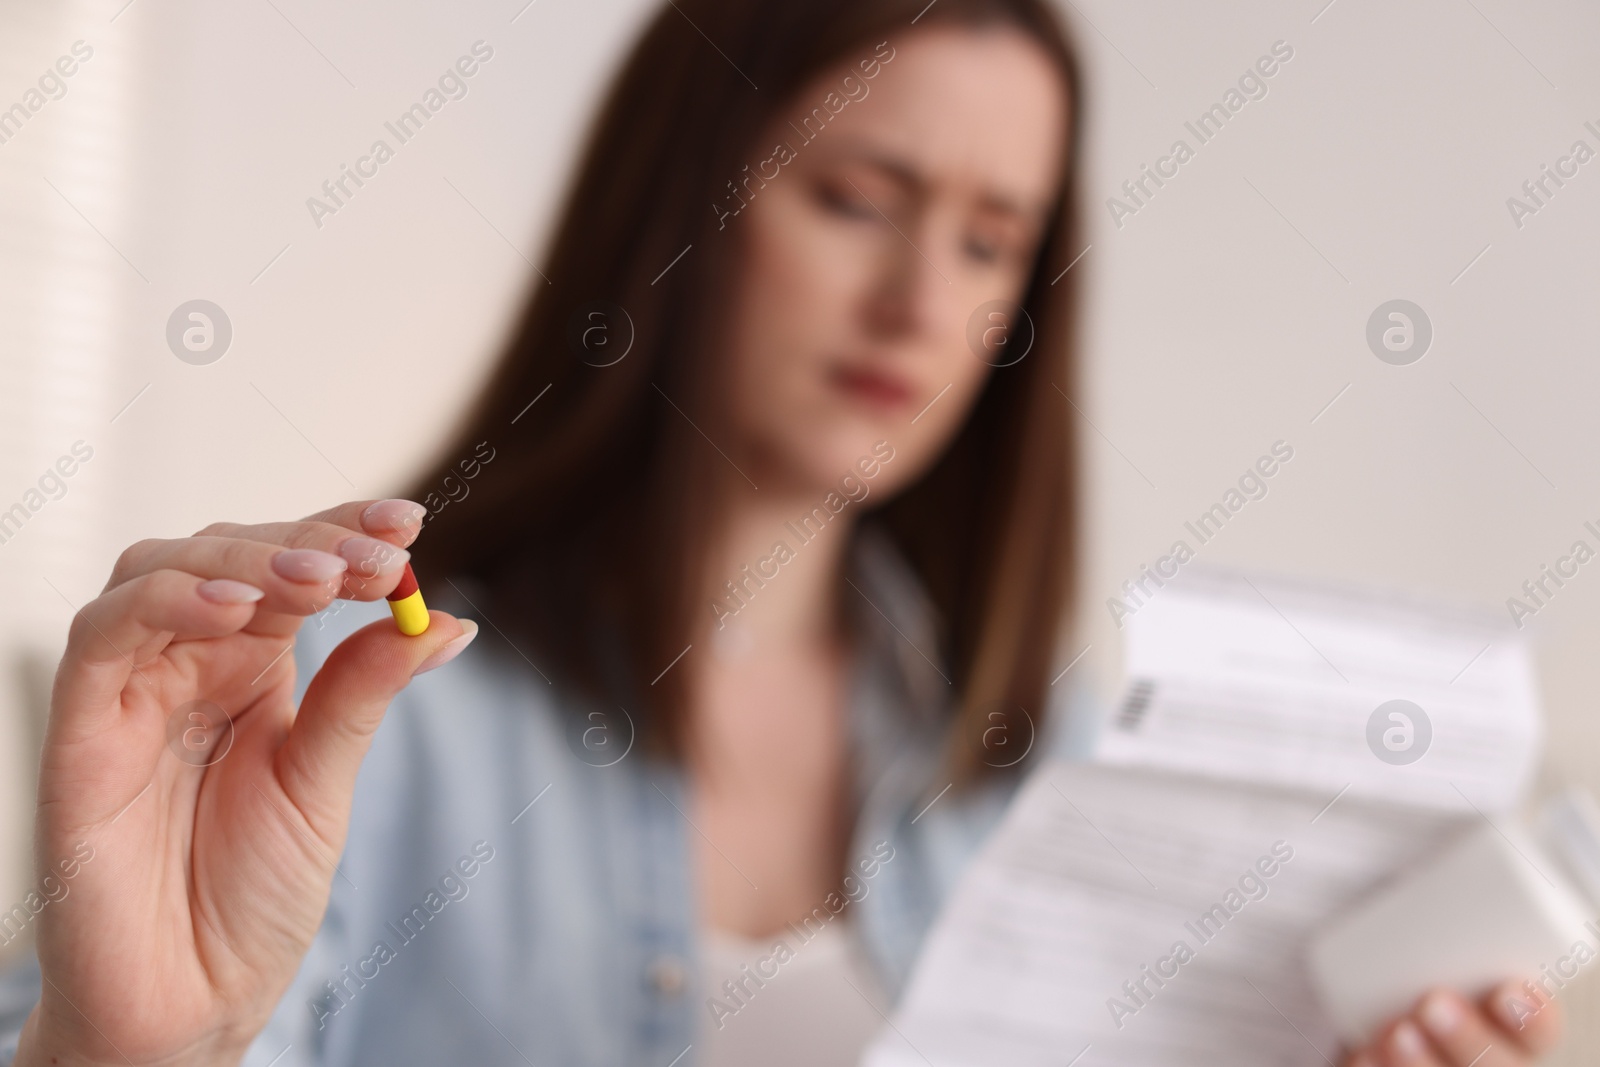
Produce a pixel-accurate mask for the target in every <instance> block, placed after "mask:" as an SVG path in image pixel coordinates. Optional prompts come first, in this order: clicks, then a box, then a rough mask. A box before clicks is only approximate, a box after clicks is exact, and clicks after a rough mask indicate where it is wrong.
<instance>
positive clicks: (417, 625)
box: [389, 589, 428, 637]
mask: <svg viewBox="0 0 1600 1067" xmlns="http://www.w3.org/2000/svg"><path fill="white" fill-rule="evenodd" d="M389 610H390V611H391V612H393V613H394V621H395V625H397V626H399V627H400V632H401V633H403V634H405V635H406V636H407V637H416V636H417V635H418V634H420V633H426V632H427V630H428V605H426V604H424V603H423V602H422V590H420V589H418V590H417V591H416V592H415V593H412V594H411V595H410V596H408V597H402V598H401V599H399V600H391V601H389Z"/></svg>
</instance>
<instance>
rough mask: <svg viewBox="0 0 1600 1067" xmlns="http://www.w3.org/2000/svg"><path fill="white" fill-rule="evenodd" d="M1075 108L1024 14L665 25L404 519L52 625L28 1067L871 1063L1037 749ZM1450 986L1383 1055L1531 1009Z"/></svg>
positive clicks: (1045, 671) (853, 10)
mask: <svg viewBox="0 0 1600 1067" xmlns="http://www.w3.org/2000/svg"><path fill="white" fill-rule="evenodd" d="M1078 101H1079V91H1078V87H1077V84H1076V75H1075V68H1074V66H1073V63H1072V60H1071V55H1070V52H1069V50H1068V48H1067V46H1066V44H1065V42H1064V40H1063V38H1062V36H1061V33H1060V30H1059V28H1058V27H1057V25H1056V23H1055V21H1054V20H1053V18H1052V17H1051V15H1050V14H1049V12H1048V10H1047V9H1046V7H1045V6H1044V5H1043V3H1042V2H1041V0H941V2H939V3H938V4H937V5H926V6H924V4H923V3H922V2H921V0H916V2H907V3H901V2H898V0H871V2H863V0H826V2H823V3H810V4H802V3H799V2H798V0H784V2H778V3H771V2H769V3H762V4H747V3H739V2H734V0H700V2H689V0H683V2H681V3H675V4H673V5H671V6H669V7H668V8H667V9H665V10H663V11H662V12H661V14H660V15H659V16H658V18H657V19H656V20H655V22H654V23H653V24H652V25H651V26H650V28H649V29H648V31H647V32H646V34H645V36H644V38H643V39H642V41H641V43H640V44H639V45H638V47H637V48H636V50H635V52H634V54H633V56H632V58H631V59H630V61H629V62H628V64H627V66H626V67H625V69H624V71H623V73H622V75H621V77H620V79H619V81H618V82H617V84H616V86H615V88H614V89H613V91H612V94H611V96H610V99H609V101H608V103H607V104H606V106H605V108H604V111H603V113H602V114H601V116H600V119H599V122H598V124H597V126H596V129H595V133H594V136H593V139H592V140H591V143H590V145H589V147H588V150H587V153H586V156H585V159H584V161H583V163H582V165H581V167H580V169H579V172H578V180H577V182H576V184H575V185H574V187H573V190H572V192H571V194H570V198H569V203H568V205H567V210H566V211H565V213H564V214H563V216H562V218H563V222H562V225H561V229H560V231H559V234H558V237H557V240H556V243H555V247H554V250H553V253H552V256H551V260H550V266H549V269H548V271H547V272H546V273H547V274H548V276H549V282H548V284H541V285H539V286H537V287H536V291H535V294H534V300H533V301H532V303H531V306H530V309H529V311H528V313H527V315H526V317H525V319H524V321H523V322H522V324H521V326H520V329H519V331H518V333H517V335H516V339H515V340H514V342H513V344H512V346H511V352H510V353H509V355H508V357H507V359H506V360H505V362H504V364H503V365H502V366H501V368H500V371H499V373H498V374H497V376H496V377H495V379H494V381H493V382H492V383H491V384H490V387H489V388H488V389H487V390H486V392H485V397H484V400H483V401H482V403H481V404H480V405H479V407H478V409H477V411H476V412H475V413H474V414H473V415H472V417H471V419H470V420H469V422H468V424H467V426H466V428H465V429H464V431H463V432H462V433H461V434H460V435H459V436H458V438H457V440H456V442H455V444H454V445H453V446H452V447H451V448H450V449H449V450H447V452H446V456H445V462H444V463H443V464H442V465H441V466H440V467H439V468H438V469H436V470H434V471H432V472H431V473H429V474H428V475H427V476H426V477H425V478H423V479H422V481H421V482H420V483H419V484H418V486H417V488H416V491H415V492H414V493H413V494H412V495H413V496H415V497H417V498H418V499H420V500H423V501H426V502H427V503H428V505H429V507H428V508H427V509H426V510H425V509H424V508H422V507H420V506H418V505H416V504H412V503H410V502H408V501H405V500H388V501H378V502H371V501H361V502H356V503H351V504H346V505H342V506H340V507H337V508H334V509H332V510H330V511H328V512H324V513H322V514H319V515H316V516H312V517H311V518H309V519H307V520H304V521H302V522H297V523H294V522H290V523H277V524H266V525H258V526H237V525H230V524H218V525H215V526H212V527H209V528H207V529H206V530H204V531H201V533H199V534H197V535H196V536H194V537H191V538H184V539H179V540H175V541H147V542H141V543H139V544H137V545H134V546H132V547H131V548H129V549H128V550H127V552H125V553H124V554H123V556H122V557H121V559H120V560H119V561H118V563H117V566H116V568H115V570H114V571H113V574H112V576H111V580H110V582H109V583H108V585H107V588H106V591H105V592H104V593H103V594H102V596H101V597H100V598H99V599H97V600H96V601H94V602H93V603H91V604H89V605H87V606H86V607H85V608H84V610H83V611H82V612H81V613H80V614H79V616H78V618H77V619H75V621H74V624H73V627H72V631H71V635H70V638H69V643H68V651H67V655H66V657H65V659H64V660H63V663H62V666H61V668H60V672H59V675H58V678H57V683H56V687H55V692H54V695H53V701H52V711H51V719H50V727H49V735H48V738H47V742H46V746H45V752H44V756H43V762H42V766H41V782H40V801H39V816H38V827H37V860H38V863H39V864H40V866H41V868H44V869H48V870H52V871H59V872H60V874H61V875H62V877H64V878H67V879H69V880H68V881H67V882H65V883H64V884H66V885H69V886H70V892H68V893H66V894H64V895H62V896H60V898H59V899H56V900H53V901H52V902H51V904H50V906H49V907H48V908H45V909H44V910H43V911H42V912H41V913H40V915H39V917H38V920H37V939H38V940H37V943H38V960H39V966H40V969H41V971H42V980H41V978H40V977H35V976H33V975H25V976H24V977H23V978H22V979H20V980H19V984H27V985H29V986H30V987H31V988H30V996H32V995H37V994H38V993H39V991H40V990H42V996H41V997H40V998H39V1000H38V1003H37V1004H36V1005H32V1006H31V1011H29V1012H28V1014H27V1016H26V1022H25V1025H23V1026H22V1027H21V1031H20V1035H19V1042H20V1044H19V1048H18V1051H17V1054H16V1062H17V1063H19V1064H35V1063H47V1062H48V1063H58V1062H59V1063H83V1062H94V1063H99V1062H119V1063H120V1062H129V1063H140V1064H142V1063H156V1062H159V1063H164V1064H176V1063H222V1062H225V1063H233V1062H239V1061H240V1060H241V1058H243V1059H245V1060H246V1061H248V1062H251V1063H260V1064H265V1063H268V1062H271V1063H274V1064H280V1065H287V1064H294V1063H303V1064H356V1063H382V1064H395V1063H411V1062H415V1063H436V1062H470V1063H486V1062H515V1061H516V1060H518V1059H521V1060H524V1061H527V1062H530V1063H534V1062H537V1063H560V1064H586V1063H595V1064H599V1063H607V1064H614V1063H637V1064H661V1065H669V1064H670V1065H677V1064H685V1065H686V1064H688V1063H691V1062H699V1063H731V1062H750V1061H752V1060H754V1061H757V1062H762V1063H767V1064H773V1063H783V1062H797V1063H798V1062H805V1063H812V1064H816V1063H850V1062H853V1058H854V1056H855V1055H856V1054H858V1053H859V1050H860V1048H861V1046H862V1044H863V1042H864V1041H865V1038H866V1035H867V1034H868V1033H870V1032H871V1031H872V1030H873V1029H874V1028H876V1027H877V1026H878V1025H880V1023H881V1015H880V1014H879V1013H880V1012H884V1011H887V1010H888V1008H889V1005H890V1003H891V1002H892V999H893V997H894V995H895V994H896V993H897V992H898V990H899V988H900V985H901V983H902V982H903V981H904V978H905V976H906V974H907V972H908V970H909V968H910V965H911V962H912V960H913V958H914V955H915V952H916V948H917V945H918V943H919V941H920V940H921V937H922V935H923V934H924V932H925V931H926V929H927V927H928V925H929V923H930V922H931V920H932V918H933V916H934V914H935V912H936V911H937V908H938V906H939V904H940V902H941V900H942V899H943V897H944V895H945V893H946V891H947V890H948V888H949V886H950V884H951V882H952V880H953V879H954V877H955V875H956V873H957V872H958V871H959V869H960V868H961V866H962V864H963V863H964V861H965V860H966V859H967V858H968V857H969V856H970V854H971V853H972V851H973V849H974V848H975V846H976V844H977V843H978V841H979V840H980V839H981V838H982V836H983V834H984V833H985V831H986V830H987V829H988V828H989V827H990V826H992V824H993V822H994V819H995V818H996V817H997V815H998V814H999V812H1000V810H1001V808H1002V807H1003V805H1004V803H1005V801H1006V799H1007V797H1008V796H1009V795H1010V793H1011V792H1012V790H1013V788H1014V784H1015V781H1016V778H1017V774H1018V766H1023V767H1025V766H1027V765H1028V764H1027V761H1023V762H1022V763H1021V764H1020V765H1019V764H1018V761H1017V760H1016V759H1015V758H1014V757H1013V756H1012V751H1013V749H1012V748H1006V747H1004V746H1006V745H1013V748H1014V747H1016V745H1017V744H1020V741H1018V740H1017V739H1021V738H1023V737H1024V736H1027V735H1028V731H1029V730H1031V728H1032V724H1033V723H1034V722H1036V721H1039V722H1042V721H1043V720H1044V718H1045V716H1044V705H1045V703H1046V695H1047V693H1048V692H1049V686H1048V680H1049V678H1051V677H1052V676H1053V674H1052V671H1051V669H1050V664H1051V655H1052V652H1053V651H1054V650H1055V648H1056V646H1057V643H1058V641H1057V637H1058V621H1059V620H1060V618H1061V616H1062V609H1063V605H1064V604H1065V602H1066V595H1067V592H1068V580H1067V579H1068V574H1069V570H1070V568H1069V566H1068V563H1069V558H1068V551H1069V547H1070V544H1071V542H1070V530H1069V520H1070V518H1071V515H1072V503H1073V501H1072V496H1071V493H1070V489H1071V483H1070V471H1071V467H1070V463H1069V459H1070V455H1069V448H1070V444H1071V442H1070V438H1069V436H1068V434H1067V432H1066V428H1065V418H1064V415H1063V412H1062V410H1061V406H1060V403H1059V398H1058V397H1057V393H1056V389H1055V388H1052V386H1056V388H1060V387H1061V386H1064V385H1068V383H1070V380H1071V375H1070V365H1069V363H1068V357H1067V343H1066V333H1067V327H1068V324H1069V313H1070V310H1071V309H1070V306H1069V303H1068V295H1067V294H1068V291H1069V287H1070V286H1071V284H1072V281H1073V275H1071V274H1067V273H1065V271H1066V267H1067V266H1068V264H1069V263H1070V262H1071V260H1072V257H1073V255H1075V253H1076V251H1077V242H1076V241H1075V240H1074V237H1073V227H1072V212H1071V210H1070V207H1071V204H1072V194H1071V184H1072V183H1071V177H1072V166H1073V162H1074V160H1075V153H1074V151H1073V140H1074V138H1075V136H1076V130H1077V127H1078V123H1077V122H1076V119H1075V115H1076V110H1077V107H1078ZM425 518H426V531H425V536H423V537H422V538H421V540H415V539H416V537H417V535H418V533H419V527H420V526H421V525H423V521H424V519H425ZM406 546H412V548H411V551H412V552H414V553H415V555H414V556H410V555H408V553H407V551H406ZM408 559H414V561H415V563H416V565H417V571H418V573H419V574H421V575H422V576H423V580H424V582H425V583H430V584H429V585H428V589H429V594H430V596H434V597H435V601H436V607H438V606H444V607H449V608H451V609H452V610H453V611H459V612H463V613H468V614H471V615H474V616H476V617H477V618H478V620H480V621H481V623H482V624H483V625H484V626H486V627H488V629H489V630H490V633H489V634H487V635H485V639H484V640H482V641H479V642H478V644H477V645H476V646H474V647H473V649H472V651H471V653H470V654H469V655H468V656H466V657H465V658H464V659H463V660H462V662H461V663H460V664H458V665H456V666H455V667H453V668H452V669H451V670H449V671H445V672H442V673H440V674H430V675H429V676H428V677H427V678H426V679H423V680H421V681H419V682H418V683H417V684H416V685H409V682H410V680H411V679H412V678H413V677H415V676H417V675H419V674H422V673H423V672H427V671H432V670H433V669H434V668H437V667H440V666H442V665H443V664H444V663H445V662H447V661H449V660H450V659H452V658H453V657H455V656H457V655H459V654H461V653H462V651H463V649H465V648H466V647H467V645H468V644H469V643H471V642H472V641H473V639H474V637H475V636H476V635H478V634H479V632H480V631H479V629H478V624H477V623H474V622H472V621H469V620H467V619H458V618H456V617H455V615H454V614H453V613H447V612H445V611H438V610H435V611H434V612H433V613H432V616H431V618H432V625H431V627H430V629H429V630H428V631H427V632H426V633H425V634H423V635H422V636H420V637H414V638H410V637H404V636H402V635H400V634H399V633H398V632H397V631H396V629H395V628H394V626H393V624H392V623H390V622H388V621H386V620H385V621H379V622H375V623H372V624H370V625H367V626H364V627H360V628H359V629H358V628H357V627H358V626H359V620H358V619H357V618H356V616H357V615H358V613H359V609H358V610H357V611H344V610H341V609H343V608H344V605H345V604H346V603H347V602H348V601H350V600H363V601H372V600H376V599H378V598H380V597H382V596H384V595H385V594H386V593H388V592H389V591H390V590H392V589H393V588H394V587H395V585H396V583H397V582H398V580H399V577H400V574H401V571H402V569H403V566H404V564H405V563H406V562H407V560H408ZM308 616H315V621H314V622H313V623H312V624H310V625H302V624H303V623H304V622H305V620H306V619H307V617H308ZM347 634H348V636H346V635H347ZM341 639H342V640H341ZM291 647H292V648H293V650H294V654H293V656H290V655H288V654H287V653H288V652H289V650H290V649H291ZM313 675H314V677H313ZM297 676H298V677H299V678H300V679H301V680H300V682H299V683H298V684H297V683H296V678H297ZM307 679H309V681H307ZM297 698H298V699H297ZM391 702H392V704H393V706H392V708H391V707H390V705H391ZM297 704H298V712H297V711H296V706H297ZM386 709H388V713H387V717H386V715H385V712H386ZM229 720H231V723H230V721H229ZM380 722H381V723H382V726H381V728H380ZM1063 736H1064V734H1063V733H1062V732H1061V730H1060V729H1059V724H1053V725H1052V726H1051V730H1050V731H1048V732H1047V733H1046V735H1045V741H1044V742H1042V743H1041V744H1040V745H1039V746H1037V747H1038V748H1039V749H1041V750H1042V749H1043V748H1044V747H1045V744H1047V743H1048V744H1053V745H1058V746H1059V745H1060V744H1061V743H1062V741H1061V738H1062V737H1063ZM364 760H365V765H364V766H363V761H364ZM358 768H360V771H361V773H360V778H359V781H358V778H357V770H358ZM347 840H348V846H347ZM341 856H342V858H340V859H338V860H337V862H336V860H335V858H336V857H341ZM63 857H68V858H70V862H71V871H72V873H71V874H70V875H68V874H67V869H66V868H65V867H63V866H62V863H63ZM779 938H781V939H783V940H784V941H785V942H786V944H787V945H788V948H789V951H788V953H787V954H786V955H784V958H782V959H777V960H775V961H773V962H772V963H771V965H772V966H779V967H781V968H782V969H783V970H782V972H780V973H784V978H783V979H782V980H781V981H779V980H772V981H769V982H766V983H755V982H753V981H752V980H750V978H749V975H748V971H747V969H746V968H747V967H748V965H749V962H750V960H751V959H752V958H753V957H752V953H754V952H759V951H766V950H768V949H770V948H771V946H773V944H774V942H775V940H777V939H779ZM765 973H769V974H770V973H771V971H770V969H769V970H768V971H766V972H765ZM847 988H848V989H849V990H852V991H853V995H848V994H846V995H843V996H841V992H842V991H843V990H845V989H847ZM1441 996H1442V997H1443V998H1444V999H1442V1000H1438V1001H1430V1002H1429V1004H1428V1005H1427V1006H1426V1007H1424V1008H1419V1011H1418V1013H1417V1014H1416V1016H1415V1017H1414V1018H1408V1019H1403V1020H1396V1022H1395V1024H1394V1025H1393V1026H1392V1027H1390V1028H1389V1030H1388V1031H1387V1032H1386V1033H1385V1034H1384V1035H1383V1037H1382V1040H1380V1042H1379V1043H1378V1045H1377V1046H1375V1048H1374V1049H1372V1050H1368V1051H1367V1052H1365V1053H1362V1055H1366V1056H1368V1057H1370V1058H1381V1060H1382V1062H1385V1063H1407V1064H1412V1063H1415V1064H1434V1063H1447V1064H1460V1065H1463V1067H1464V1065H1466V1064H1468V1063H1471V1062H1482V1063H1484V1064H1486V1065H1488V1064H1491V1063H1498V1064H1513V1063H1521V1062H1524V1061H1525V1058H1526V1056H1528V1055H1531V1054H1532V1053H1534V1052H1536V1051H1538V1050H1540V1049H1542V1048H1544V1047H1546V1046H1547V1045H1548V1044H1549V1043H1550V1041H1551V1040H1553V1037H1554V1033H1555V1030H1556V1029H1558V1026H1557V1023H1556V1013H1555V1009H1554V1008H1553V1007H1552V1008H1547V1009H1545V1010H1544V1011H1542V1012H1541V1013H1540V1014H1539V1015H1538V1016H1536V1017H1535V1018H1534V1019H1533V1020H1532V1021H1530V1022H1529V1024H1528V1025H1527V1027H1526V1028H1524V1029H1521V1030H1518V1031H1516V1032H1512V1031H1511V1030H1508V1029H1507V1028H1506V1027H1505V1026H1504V1025H1503V1024H1501V1023H1499V1022H1497V1021H1496V1019H1497V1018H1498V1016H1496V1015H1494V1014H1493V1012H1492V1006H1476V1005H1469V1004H1467V1003H1466V1002H1464V1001H1462V1000H1460V999H1459V998H1453V997H1450V996H1449V995H1448V994H1441ZM1440 1004H1442V1005H1444V1009H1441V1008H1440V1007H1439V1006H1438V1005H1440ZM1445 1009H1454V1015H1451V1014H1450V1012H1449V1011H1448V1010H1445ZM1445 1023H1449V1024H1450V1025H1448V1026H1446V1025H1444V1024H1445ZM1424 1035H1428V1036H1424ZM741 1043H743V1044H741ZM1485 1045H1490V1046H1492V1048H1491V1051H1490V1052H1489V1053H1486V1054H1484V1053H1483V1048H1484V1046H1485ZM751 1046H754V1048H753V1049H752V1047H751ZM1063 1051H1064V1053H1065V1052H1068V1051H1069V1050H1063ZM1480 1054H1483V1055H1485V1056H1493V1057H1498V1059H1493V1060H1490V1059H1487V1058H1486V1059H1483V1060H1481V1061H1475V1060H1474V1057H1478V1056H1479V1055H1480ZM785 1057H787V1059H786V1058H785Z"/></svg>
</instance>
